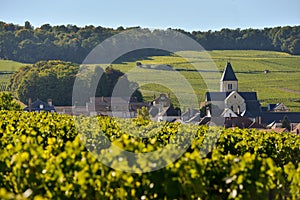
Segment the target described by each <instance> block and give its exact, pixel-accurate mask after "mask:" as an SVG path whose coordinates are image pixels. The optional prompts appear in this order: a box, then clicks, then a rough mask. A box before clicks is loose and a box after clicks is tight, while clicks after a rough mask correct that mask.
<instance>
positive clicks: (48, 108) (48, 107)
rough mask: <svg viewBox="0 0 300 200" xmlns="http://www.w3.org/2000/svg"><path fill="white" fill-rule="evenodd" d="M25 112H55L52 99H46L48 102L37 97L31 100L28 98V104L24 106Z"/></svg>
mask: <svg viewBox="0 0 300 200" xmlns="http://www.w3.org/2000/svg"><path fill="white" fill-rule="evenodd" d="M24 111H27V112H56V110H55V108H54V106H53V105H52V100H51V99H48V103H45V102H43V101H41V100H40V99H37V100H36V101H34V102H32V100H31V98H29V100H28V106H27V107H25V108H24Z"/></svg>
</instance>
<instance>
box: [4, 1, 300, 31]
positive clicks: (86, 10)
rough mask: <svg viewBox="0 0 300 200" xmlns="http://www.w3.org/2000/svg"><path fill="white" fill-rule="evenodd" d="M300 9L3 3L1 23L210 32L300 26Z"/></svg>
mask: <svg viewBox="0 0 300 200" xmlns="http://www.w3.org/2000/svg"><path fill="white" fill-rule="evenodd" d="M299 10H300V0H251V1H250V0H172V1H171V0H105V1H103V0H85V1H83V0H81V1H79V0H78V1H77V0H45V1H43V0H0V21H4V22H7V23H14V24H19V25H24V22H25V21H29V22H30V23H31V24H32V25H33V26H34V27H39V26H41V25H43V24H51V25H62V24H64V25H67V24H73V25H77V26H80V27H84V26H86V25H94V26H103V27H110V28H117V27H119V26H123V27H124V28H125V27H132V26H141V27H143V28H159V29H166V28H180V29H184V30H186V31H207V30H221V29H222V28H230V29H236V28H241V29H245V28H265V27H276V26H286V25H290V26H294V25H300V12H299Z"/></svg>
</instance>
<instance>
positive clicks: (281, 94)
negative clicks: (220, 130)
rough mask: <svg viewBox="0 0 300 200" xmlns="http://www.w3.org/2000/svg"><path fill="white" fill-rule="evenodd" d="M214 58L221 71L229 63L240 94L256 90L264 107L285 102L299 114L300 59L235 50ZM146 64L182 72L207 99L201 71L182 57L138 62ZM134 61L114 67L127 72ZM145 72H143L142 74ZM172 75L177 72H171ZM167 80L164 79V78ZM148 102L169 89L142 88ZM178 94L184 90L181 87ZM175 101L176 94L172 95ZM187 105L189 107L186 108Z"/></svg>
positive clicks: (191, 54) (188, 54)
mask: <svg viewBox="0 0 300 200" xmlns="http://www.w3.org/2000/svg"><path fill="white" fill-rule="evenodd" d="M208 53H209V54H210V55H211V57H212V59H213V60H214V62H215V63H216V66H217V67H218V69H219V70H221V71H222V70H223V69H224V67H225V64H226V62H227V61H230V62H231V64H232V66H233V69H234V70H235V73H236V76H237V78H238V80H239V90H240V91H256V92H257V94H258V98H259V99H260V101H261V103H262V104H263V105H266V104H267V103H278V102H283V103H284V104H286V105H287V106H288V107H290V108H291V110H292V111H300V79H299V77H300V65H299V64H300V56H292V55H289V54H287V53H281V52H271V51H254V50H251V51H244V50H240V51H234V50H224V51H220V50H216V51H208ZM185 54H186V57H190V58H191V59H193V58H195V57H196V56H197V55H199V54H200V56H201V53H199V52H185ZM139 62H141V63H142V64H144V65H162V64H164V65H169V66H171V67H173V68H174V69H177V70H179V71H180V73H181V74H182V75H184V76H185V78H186V79H187V80H188V81H189V82H190V84H191V85H192V87H193V89H194V90H195V92H196V94H197V96H198V98H199V99H200V100H204V94H205V92H206V91H207V90H206V86H205V85H204V82H203V81H202V80H201V76H200V74H199V73H198V72H195V71H192V70H189V68H190V67H191V66H190V65H188V64H187V63H186V61H185V60H183V59H182V58H180V57H176V56H153V57H150V58H148V59H146V60H139ZM194 62H195V63H201V64H202V65H205V64H211V63H209V61H203V60H201V61H200V60H197V59H196V58H195V60H194ZM135 64H136V63H135V62H128V63H123V64H114V65H113V67H114V68H116V69H120V70H122V71H127V70H129V69H130V68H132V67H133V66H135ZM265 70H269V71H270V73H268V74H265V73H264V71H265ZM141 73H142V72H141ZM170 73H175V72H171V71H170ZM137 77H140V80H139V82H143V79H144V76H143V75H141V76H137ZM164 78H165V77H162V79H164ZM210 81H214V82H215V83H216V87H215V88H213V89H214V90H215V91H218V90H219V88H218V84H219V80H218V79H216V80H210ZM141 91H142V93H143V95H144V96H145V98H146V99H151V98H152V97H153V94H154V91H155V93H156V94H158V91H162V92H166V91H168V90H167V89H166V88H162V87H157V85H154V84H150V85H145V86H142V89H141ZM178 91H179V92H183V93H184V92H185V91H181V88H178ZM171 96H172V97H173V98H174V95H171ZM184 106H188V103H187V105H184Z"/></svg>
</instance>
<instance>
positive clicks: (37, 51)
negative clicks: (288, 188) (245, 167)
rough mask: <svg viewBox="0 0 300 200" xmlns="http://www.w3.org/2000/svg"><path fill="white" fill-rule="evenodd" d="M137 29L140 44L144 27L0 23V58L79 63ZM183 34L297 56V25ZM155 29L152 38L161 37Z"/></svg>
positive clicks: (212, 44) (214, 46)
mask: <svg viewBox="0 0 300 200" xmlns="http://www.w3.org/2000/svg"><path fill="white" fill-rule="evenodd" d="M135 28H138V29H141V30H142V32H143V34H142V35H138V36H137V37H136V39H137V40H140V41H141V42H143V41H144V40H145V38H147V34H150V33H151V31H150V30H149V29H147V28H144V29H142V28H140V27H129V28H126V29H125V28H123V27H118V28H116V29H112V28H105V27H101V26H97V27H95V26H93V25H89V26H85V27H77V26H76V25H59V26H51V25H50V24H44V25H42V26H40V27H37V28H34V27H33V26H32V25H31V24H30V22H28V21H26V22H25V24H24V25H23V26H21V25H16V24H9V23H5V22H1V21H0V38H1V40H0V58H1V59H9V60H15V61H19V62H25V63H35V62H37V61H40V60H64V61H71V62H74V63H82V61H83V60H84V58H85V57H86V56H87V55H88V53H89V52H90V51H91V50H92V49H93V48H94V47H96V46H97V45H98V44H99V43H101V42H102V41H104V40H105V39H106V38H108V37H111V36H113V35H115V34H118V33H120V32H122V31H124V30H129V29H135ZM174 30H176V31H179V32H181V33H184V34H186V35H188V36H190V37H191V38H193V39H195V40H196V41H198V42H199V43H200V44H201V45H202V46H203V47H204V48H205V49H206V50H233V49H235V50H270V51H282V52H287V53H290V54H294V55H300V26H293V27H291V26H284V27H274V28H265V29H244V30H241V29H234V30H233V29H222V30H220V31H205V32H202V31H193V32H187V31H184V30H181V29H174ZM165 33H166V30H155V31H154V32H152V35H153V34H154V35H157V36H159V35H160V34H165ZM165 54H166V52H164V51H158V50H151V49H148V50H143V51H141V52H134V53H131V54H128V55H127V57H126V59H132V58H134V57H136V56H137V55H138V56H140V57H141V56H148V55H165Z"/></svg>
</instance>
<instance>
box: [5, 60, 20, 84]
mask: <svg viewBox="0 0 300 200" xmlns="http://www.w3.org/2000/svg"><path fill="white" fill-rule="evenodd" d="M22 65H24V64H23V63H19V62H15V61H11V60H0V72H1V71H5V72H14V71H17V70H18V69H19V67H21V66H22ZM9 78H10V75H9V74H0V84H5V83H7V81H9Z"/></svg>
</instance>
